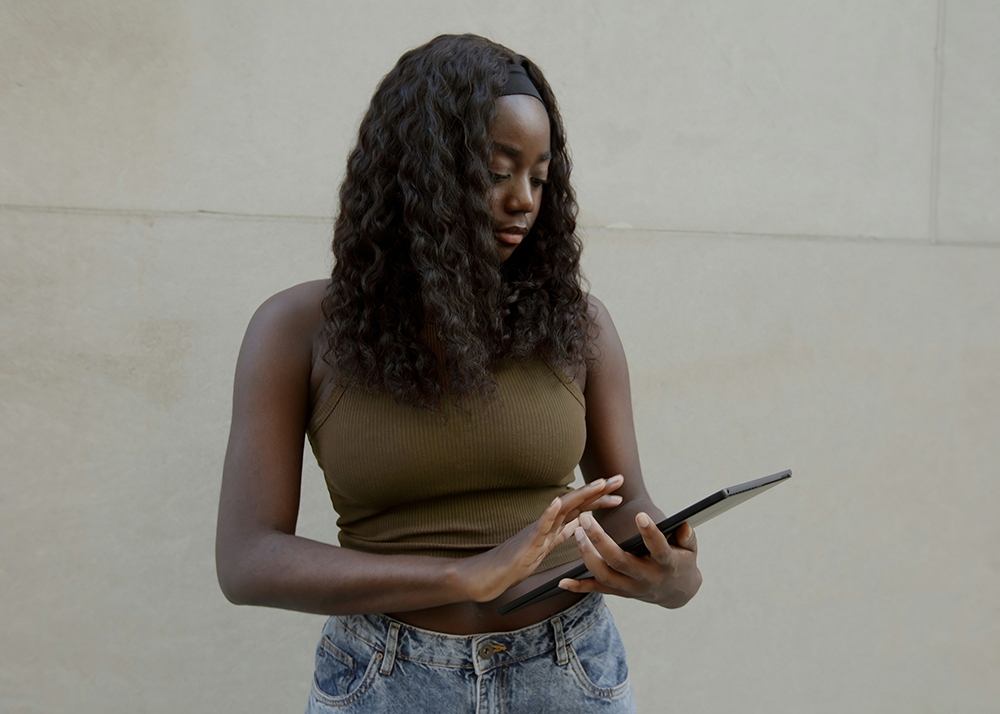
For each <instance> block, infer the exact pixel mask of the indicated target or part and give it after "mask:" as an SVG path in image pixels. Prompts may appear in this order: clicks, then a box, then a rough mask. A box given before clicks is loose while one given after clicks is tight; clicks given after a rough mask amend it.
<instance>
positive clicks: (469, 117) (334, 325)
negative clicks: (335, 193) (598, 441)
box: [323, 35, 593, 410]
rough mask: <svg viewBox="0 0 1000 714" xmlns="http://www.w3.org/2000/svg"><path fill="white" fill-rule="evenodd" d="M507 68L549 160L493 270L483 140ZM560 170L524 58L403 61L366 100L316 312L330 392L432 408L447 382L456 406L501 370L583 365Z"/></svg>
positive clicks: (482, 53) (485, 54)
mask: <svg viewBox="0 0 1000 714" xmlns="http://www.w3.org/2000/svg"><path fill="white" fill-rule="evenodd" d="M512 63H513V64H520V65H522V66H523V67H524V69H525V71H526V72H527V74H528V76H529V77H530V78H531V81H532V82H533V83H534V84H535V86H536V87H537V88H538V91H539V93H540V94H541V96H542V99H543V101H544V104H545V106H546V109H547V110H548V116H549V124H550V129H551V139H550V140H551V151H552V159H551V161H550V164H549V172H548V184H547V185H546V186H545V188H544V191H543V195H542V205H541V207H540V210H539V214H538V218H537V219H536V221H535V224H534V226H533V228H532V230H531V232H530V233H529V235H528V236H527V237H526V238H525V240H524V241H523V242H522V243H521V245H520V246H519V247H518V249H517V250H516V251H515V252H514V254H513V255H512V256H511V257H510V258H509V259H508V260H507V261H506V262H503V261H502V260H501V259H500V254H499V251H498V249H497V244H496V240H495V237H494V230H495V219H494V216H493V212H492V209H491V208H490V204H489V202H488V198H487V196H488V192H489V189H490V185H491V182H490V171H489V162H490V136H489V128H490V123H491V122H492V120H493V118H494V116H495V114H496V98H497V97H498V96H499V95H500V92H501V90H502V89H503V86H504V83H505V82H506V78H507V74H508V70H507V65H508V64H512ZM570 169H571V162H570V158H569V155H568V153H567V147H566V137H565V131H564V129H563V123H562V118H561V117H560V115H559V110H558V108H557V104H556V100H555V96H554V95H553V93H552V89H551V88H550V87H549V84H548V82H546V81H545V77H544V76H543V75H542V72H541V70H539V69H538V67H536V66H535V65H534V64H533V63H532V62H531V61H530V60H528V59H526V58H524V57H521V56H519V55H516V54H515V53H513V52H511V51H510V50H509V49H507V48H506V47H503V46H502V45H499V44H496V43H494V42H491V41H489V40H487V39H485V38H483V37H479V36H476V35H442V36H440V37H437V38H435V39H433V40H431V41H430V42H428V43H427V44H426V45H423V46H422V47H418V48H416V49H413V50H410V51H409V52H407V53H406V54H404V55H403V56H402V57H401V58H400V59H399V62H398V63H397V64H396V66H395V67H394V68H393V69H392V71H390V72H389V73H388V74H387V75H386V76H385V77H384V78H383V79H382V81H381V83H380V84H379V87H378V89H377V90H376V92H375V95H374V97H372V102H371V106H370V107H369V108H368V111H367V113H366V114H365V117H364V119H363V120H362V122H361V128H360V132H359V137H358V143H357V145H356V146H355V148H354V149H353V151H352V152H351V154H350V157H349V159H348V162H347V173H346V176H345V178H344V182H343V185H342V186H341V189H340V209H339V213H338V215H337V219H336V223H335V226H334V236H333V252H334V256H335V264H334V268H333V275H332V280H331V282H330V286H329V288H328V290H327V294H326V297H325V299H324V300H323V314H324V316H325V319H326V327H327V332H326V337H327V341H328V351H327V353H326V355H325V359H326V361H327V362H329V363H330V364H331V365H333V366H335V368H336V370H337V374H338V379H339V380H340V382H341V383H342V384H359V385H361V386H363V387H365V388H367V389H369V390H373V391H383V392H388V393H389V394H392V395H393V396H394V397H395V398H396V399H397V400H398V401H400V402H403V403H408V404H412V405H417V406H421V407H424V408H427V409H432V410H434V409H436V408H437V407H438V405H439V403H440V397H441V395H442V394H443V392H444V388H443V386H442V382H444V381H446V383H447V388H448V391H449V392H451V393H455V394H458V395H468V394H489V393H491V392H492V391H493V390H494V388H495V384H494V382H493V379H492V377H491V375H490V364H491V363H492V362H493V361H494V360H495V359H497V358H500V357H510V358H514V359H521V360H527V359H544V360H547V361H549V362H550V363H552V364H554V365H559V366H562V367H572V366H575V365H579V364H582V363H583V361H584V360H585V358H586V357H587V356H588V354H589V345H590V341H591V332H592V329H593V328H592V318H591V317H590V316H589V315H588V311H587V300H586V295H585V293H584V292H583V290H582V288H581V274H580V252H581V243H580V240H579V238H578V237H577V236H576V233H575V231H576V215H577V204H576V198H575V195H574V192H573V189H572V187H571V185H570V181H569V175H570ZM428 324H432V325H433V327H434V328H435V329H436V338H437V340H438V342H439V344H440V345H441V346H442V347H443V354H442V353H439V354H440V355H441V356H443V360H444V365H443V371H442V370H441V367H442V365H440V364H439V358H438V355H436V354H435V351H434V350H432V349H430V348H429V347H428V344H427V343H428V339H427V337H426V336H427V332H426V329H425V326H426V325H428Z"/></svg>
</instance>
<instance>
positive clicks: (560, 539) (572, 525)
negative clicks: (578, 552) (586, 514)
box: [552, 518, 580, 548]
mask: <svg viewBox="0 0 1000 714" xmlns="http://www.w3.org/2000/svg"><path fill="white" fill-rule="evenodd" d="M579 525H580V521H578V520H577V519H575V518H574V519H573V520H572V521H570V522H569V523H567V524H566V525H564V526H563V527H562V529H561V530H560V531H559V532H558V533H557V534H556V536H555V538H554V539H553V540H552V547H553V548H555V547H556V546H557V545H560V544H561V543H564V542H566V541H567V540H569V539H570V538H572V537H573V531H575V530H576V528H577V526H579Z"/></svg>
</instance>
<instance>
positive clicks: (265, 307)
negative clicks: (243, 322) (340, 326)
mask: <svg viewBox="0 0 1000 714" xmlns="http://www.w3.org/2000/svg"><path fill="white" fill-rule="evenodd" d="M329 282H330V281H329V280H312V281H310V282H308V283H300V284H299V285H295V286H293V287H290V288H288V289H287V290H282V291H281V292H280V293H275V294H274V295H272V296H271V297H269V298H268V299H267V300H265V301H264V302H263V303H262V304H261V306H260V307H258V308H257V311H256V312H255V313H254V316H253V318H252V319H251V320H250V328H249V329H248V330H247V334H248V335H249V334H250V332H251V330H253V331H261V330H263V331H278V332H280V333H281V334H283V335H286V336H291V335H292V334H300V335H303V336H305V333H309V334H310V335H311V334H312V333H314V332H315V331H316V329H317V328H318V327H319V326H320V325H321V324H322V321H323V297H324V296H325V295H326V286H327V285H328V284H329Z"/></svg>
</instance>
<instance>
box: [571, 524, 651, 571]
mask: <svg viewBox="0 0 1000 714" xmlns="http://www.w3.org/2000/svg"><path fill="white" fill-rule="evenodd" d="M580 526H581V527H580V528H577V529H576V531H575V533H574V534H575V535H576V540H577V545H578V547H579V548H580V552H581V553H582V555H583V562H584V563H586V564H587V569H588V570H589V571H590V572H591V573H592V574H593V575H594V577H595V578H597V579H598V580H599V581H600V582H602V583H604V584H605V585H609V586H611V587H617V588H625V587H626V586H627V584H628V583H629V582H630V581H633V580H635V579H637V578H639V577H640V576H641V574H642V573H641V571H640V569H639V568H638V567H637V566H639V565H641V564H640V563H639V559H638V558H636V557H635V556H632V555H629V554H628V553H626V552H625V551H623V550H622V549H621V548H619V547H618V544H617V543H615V542H614V540H612V539H611V538H610V537H609V536H608V534H607V533H605V532H604V529H603V528H601V525H600V524H599V523H598V522H597V520H596V519H595V518H594V517H593V516H591V515H590V514H587V513H584V514H583V515H581V516H580Z"/></svg>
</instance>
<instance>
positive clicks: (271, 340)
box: [237, 280, 328, 386]
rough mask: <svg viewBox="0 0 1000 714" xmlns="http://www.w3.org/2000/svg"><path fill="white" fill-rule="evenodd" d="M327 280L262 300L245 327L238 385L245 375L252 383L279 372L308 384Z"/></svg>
mask: <svg viewBox="0 0 1000 714" xmlns="http://www.w3.org/2000/svg"><path fill="white" fill-rule="evenodd" d="M327 282H328V281H326V280H314V281H311V282H308V283H302V284H300V285H296V286H294V287H291V288H288V289H287V290H282V291H281V292H279V293H276V294H275V295H272V296H271V297H269V298H268V299H267V300H265V301H264V302H263V303H262V304H261V306H260V307H258V308H257V311H256V312H255V313H254V315H253V317H252V318H251V319H250V324H249V325H248V326H247V331H246V335H245V336H244V338H243V345H242V347H241V348H240V356H239V360H238V361H237V386H239V385H240V381H241V380H240V375H241V374H246V375H247V376H248V377H251V378H252V379H253V380H254V381H255V383H259V380H261V379H262V378H263V379H269V380H270V379H274V378H276V377H277V376H278V375H280V374H285V375H289V376H291V375H295V378H296V380H299V379H302V378H303V377H304V378H305V380H306V383H307V384H308V383H309V381H310V379H309V376H310V373H311V372H312V365H313V363H314V362H315V361H316V359H315V355H316V350H317V346H318V344H319V337H320V334H321V332H322V327H323V297H324V295H325V294H326V285H327Z"/></svg>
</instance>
